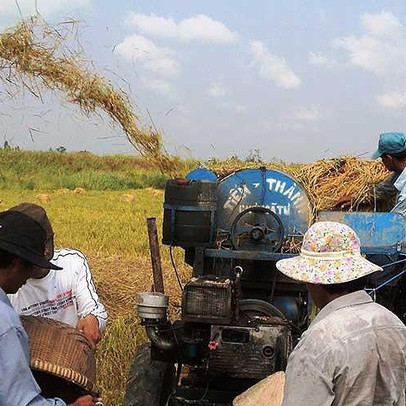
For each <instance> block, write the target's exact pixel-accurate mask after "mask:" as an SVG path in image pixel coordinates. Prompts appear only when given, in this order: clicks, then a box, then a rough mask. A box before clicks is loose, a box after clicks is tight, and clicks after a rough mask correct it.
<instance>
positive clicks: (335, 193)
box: [209, 156, 389, 211]
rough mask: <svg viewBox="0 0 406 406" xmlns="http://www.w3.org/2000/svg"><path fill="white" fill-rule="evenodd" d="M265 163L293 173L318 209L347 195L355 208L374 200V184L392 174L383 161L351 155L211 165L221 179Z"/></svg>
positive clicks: (329, 207) (326, 206)
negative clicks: (291, 161) (305, 160)
mask: <svg viewBox="0 0 406 406" xmlns="http://www.w3.org/2000/svg"><path fill="white" fill-rule="evenodd" d="M261 165H263V166H265V167H266V168H268V169H276V170H278V171H282V172H284V173H287V174H289V175H291V176H293V177H294V178H295V179H297V180H298V182H299V183H300V184H301V185H302V186H303V187H304V188H305V190H306V192H307V194H308V196H309V199H310V202H311V203H312V205H313V207H314V210H315V211H318V210H328V209H332V208H333V207H334V205H335V204H336V203H337V201H338V200H339V199H340V198H341V197H342V196H344V195H351V196H353V197H354V201H353V208H354V207H356V206H357V205H359V204H361V203H365V204H369V203H371V199H372V194H371V189H372V186H373V185H375V184H376V183H378V182H379V181H381V180H383V179H384V178H385V177H387V176H388V175H389V172H388V171H387V170H386V169H385V167H384V166H383V164H382V163H381V162H380V161H370V160H364V159H359V158H356V157H351V156H343V157H340V158H334V159H323V160H320V161H316V162H312V163H310V164H302V165H299V164H293V165H292V164H285V163H283V162H268V163H263V164H258V163H253V162H241V161H240V160H237V159H230V160H227V161H214V162H209V168H210V169H211V170H213V171H214V172H216V173H217V174H218V175H219V177H220V178H224V177H225V176H227V175H229V174H231V173H233V172H235V171H237V170H240V169H243V168H244V169H245V168H258V167H259V166H261Z"/></svg>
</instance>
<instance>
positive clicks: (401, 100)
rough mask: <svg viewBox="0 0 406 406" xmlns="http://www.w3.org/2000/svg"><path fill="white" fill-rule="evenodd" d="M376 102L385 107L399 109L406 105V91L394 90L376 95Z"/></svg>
mask: <svg viewBox="0 0 406 406" xmlns="http://www.w3.org/2000/svg"><path fill="white" fill-rule="evenodd" d="M376 102H377V103H378V104H379V105H380V106H383V107H387V108H389V109H393V110H399V109H403V108H405V107H406V92H402V91H394V92H389V93H384V94H381V95H378V96H377V97H376Z"/></svg>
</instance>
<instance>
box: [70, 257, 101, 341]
mask: <svg viewBox="0 0 406 406" xmlns="http://www.w3.org/2000/svg"><path fill="white" fill-rule="evenodd" d="M80 258H81V261H82V263H81V265H80V270H79V274H78V279H77V281H76V292H75V295H76V302H77V308H78V317H79V322H78V324H77V326H76V328H77V329H78V330H82V331H83V332H84V334H85V335H86V337H87V339H88V340H89V342H90V343H91V344H92V346H95V345H96V344H97V342H98V341H99V340H100V338H101V333H102V332H103V331H104V329H105V328H106V323H107V312H106V309H105V308H104V306H103V304H102V303H100V300H99V296H98V294H97V292H96V288H95V286H94V283H93V279H92V276H91V273H90V268H89V264H88V262H87V260H86V258H85V256H84V255H83V254H81V257H80Z"/></svg>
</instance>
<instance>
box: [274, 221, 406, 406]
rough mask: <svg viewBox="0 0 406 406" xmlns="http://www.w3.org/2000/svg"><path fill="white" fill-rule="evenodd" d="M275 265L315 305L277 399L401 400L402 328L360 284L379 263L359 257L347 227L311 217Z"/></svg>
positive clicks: (405, 366) (288, 402)
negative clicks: (297, 244) (295, 247)
mask: <svg viewBox="0 0 406 406" xmlns="http://www.w3.org/2000/svg"><path fill="white" fill-rule="evenodd" d="M276 267H277V268H278V269H279V271H281V272H282V273H283V274H285V275H286V276H288V277H290V278H292V279H294V280H297V281H300V282H303V283H305V284H306V288H307V290H308V291H309V293H310V296H311V298H312V300H313V302H314V303H315V305H316V306H317V307H318V308H319V309H321V310H320V312H319V313H318V314H317V316H316V318H315V319H314V320H313V321H312V323H311V324H310V327H309V328H308V330H307V331H306V332H305V333H304V334H303V335H302V337H301V338H300V341H299V343H298V345H297V346H296V347H295V349H294V350H293V352H292V353H291V355H290V357H289V359H288V364H287V368H286V383H285V390H284V399H283V403H282V405H283V406H298V405H300V406H316V405H323V406H327V405H328V406H344V405H345V406H346V405H354V406H355V405H360V406H361V405H365V406H366V405H368V406H384V405H392V406H404V405H405V387H406V327H405V325H404V324H403V323H402V322H401V321H400V320H399V319H398V318H397V317H396V316H395V315H394V314H393V313H391V312H390V311H389V310H388V309H386V308H385V307H383V306H381V305H379V304H377V303H374V302H373V301H372V299H371V297H370V296H369V295H368V294H367V293H366V292H365V291H364V290H363V287H364V284H365V277H366V276H367V275H369V274H371V273H374V272H377V271H382V269H381V268H380V267H378V266H377V265H375V264H373V263H371V262H369V261H367V260H366V259H365V258H363V257H362V255H361V251H360V241H359V239H358V237H357V235H356V234H355V232H354V230H352V229H351V228H350V227H348V226H346V225H344V224H340V223H335V222H328V221H326V222H319V223H315V224H313V226H312V227H310V228H309V230H308V231H307V232H306V234H305V236H304V239H303V244H302V248H301V252H300V255H299V256H297V257H294V258H289V259H283V260H280V261H278V262H277V263H276Z"/></svg>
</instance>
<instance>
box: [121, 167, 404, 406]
mask: <svg viewBox="0 0 406 406" xmlns="http://www.w3.org/2000/svg"><path fill="white" fill-rule="evenodd" d="M316 219H318V220H331V221H340V222H343V223H346V224H348V225H349V226H351V227H352V228H353V229H355V231H356V232H357V234H358V235H359V236H360V239H361V243H362V249H363V252H364V254H365V255H367V256H368V258H369V259H371V260H372V261H374V262H376V263H379V264H380V265H383V266H384V268H385V272H383V273H381V275H379V278H378V277H373V278H371V280H370V282H369V286H368V288H369V289H370V293H371V295H373V296H374V298H377V299H378V300H379V299H380V300H381V301H383V302H384V304H385V305H387V306H388V307H390V308H391V309H392V310H393V309H394V310H395V311H397V313H398V314H399V315H400V316H401V317H404V313H405V304H404V300H400V298H401V297H402V294H403V293H402V289H403V291H404V286H405V284H404V279H405V278H403V279H402V274H403V272H405V271H404V270H403V269H404V266H403V264H404V261H405V258H406V223H405V221H404V218H403V217H402V216H401V215H400V214H396V213H377V212H354V213H343V212H321V213H314V211H313V208H312V205H311V203H310V201H309V198H308V196H307V195H306V192H305V190H304V189H303V187H302V186H301V185H300V184H299V183H298V182H297V181H295V179H293V178H292V177H291V176H289V175H287V174H285V173H282V172H279V171H276V170H268V169H265V168H260V169H243V170H240V171H237V172H235V173H232V174H231V175H229V176H227V177H225V178H223V179H219V180H218V179H217V177H216V175H215V174H214V173H213V172H210V171H209V170H207V169H197V170H195V171H192V172H191V173H189V174H188V176H187V179H174V180H169V181H168V183H167V186H166V189H165V203H164V223H163V243H164V244H166V245H170V246H171V247H172V246H178V247H182V248H183V249H184V251H185V261H186V263H187V264H189V265H190V266H191V267H192V268H193V274H192V277H191V279H190V280H189V281H188V282H187V283H186V285H185V286H184V287H183V291H182V304H181V317H180V320H177V321H174V322H170V321H169V320H168V319H167V306H168V297H167V296H165V295H163V294H159V293H155V292H148V293H143V294H140V302H139V306H138V309H139V316H140V318H141V320H142V324H143V325H144V326H145V328H146V333H147V335H148V337H149V340H150V344H149V345H147V346H142V347H140V348H138V350H137V353H136V356H135V358H134V361H133V364H132V366H131V371H130V378H129V380H128V383H127V390H126V399H125V404H126V405H127V406H158V405H159V406H164V405H170V406H183V405H201V406H203V405H207V406H208V405H211V406H214V405H215V406H220V405H221V406H225V405H227V406H228V405H231V403H232V399H233V398H234V397H235V396H237V395H238V394H240V393H241V392H243V391H244V390H245V389H247V388H248V387H249V386H251V385H253V384H254V383H256V382H257V381H259V380H261V379H263V378H265V377H266V376H268V375H270V374H272V373H274V372H276V371H279V370H284V369H285V367H286V363H287V358H288V356H289V354H290V352H291V351H292V348H293V347H294V345H295V343H296V341H297V339H298V338H299V337H300V335H301V334H302V332H303V331H304V330H305V329H306V328H307V327H308V324H309V316H310V314H311V311H312V304H311V302H310V300H309V297H308V295H307V293H306V289H305V287H304V286H303V285H301V284H299V283H296V282H295V281H293V280H290V279H288V278H286V277H285V276H284V275H282V274H281V273H280V272H279V271H278V270H277V269H276V266H275V263H276V261H278V260H279V259H282V258H288V257H291V256H293V255H297V253H298V251H299V249H300V243H301V240H302V238H303V235H304V233H305V232H306V231H307V229H308V227H309V226H310V224H312V222H314V221H315V220H316ZM400 281H403V282H402V283H401V282H400ZM382 291H385V294H383V295H380V292H382ZM175 366H176V367H177V368H175Z"/></svg>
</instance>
